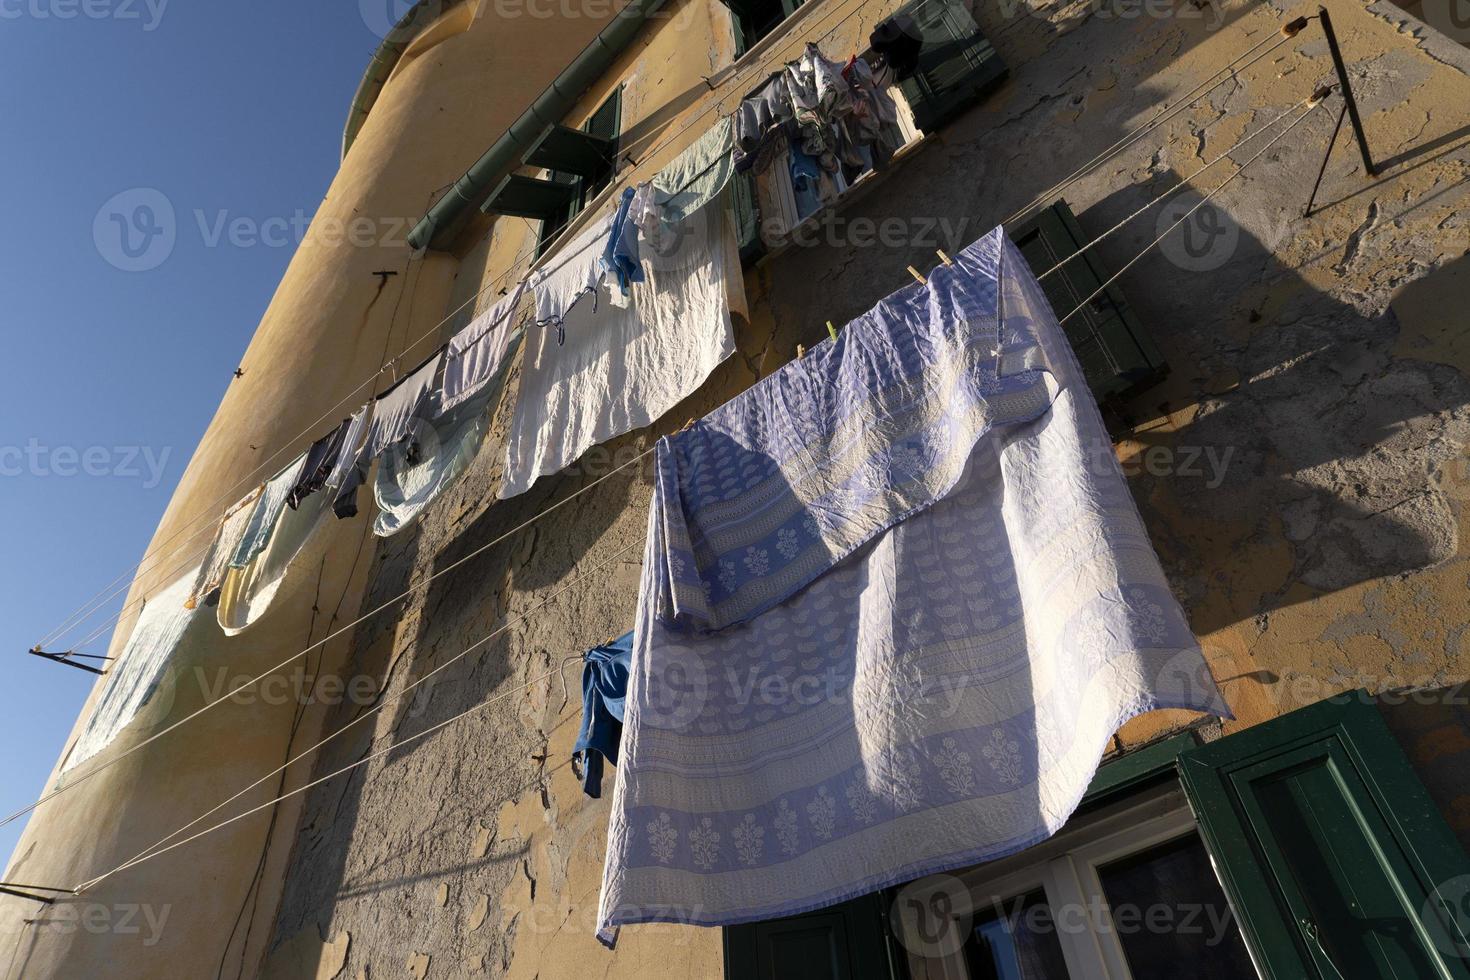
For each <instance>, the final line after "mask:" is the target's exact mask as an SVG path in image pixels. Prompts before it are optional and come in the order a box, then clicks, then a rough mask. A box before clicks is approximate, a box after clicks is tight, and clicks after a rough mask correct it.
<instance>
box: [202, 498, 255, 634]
mask: <svg viewBox="0 0 1470 980" xmlns="http://www.w3.org/2000/svg"><path fill="white" fill-rule="evenodd" d="M264 490H265V487H264V486H259V487H256V488H255V489H254V490H252V491H250V492H249V493H248V494H246V495H245V496H244V498H242V499H241V500H240V501H238V502H237V503H236V504H235V505H234V506H232V507H231V508H230V509H229V510H227V511H225V516H224V517H223V518H222V519H221V520H220V525H219V530H218V531H217V532H215V536H214V543H213V544H211V545H210V546H209V552H208V554H206V555H205V558H204V564H202V565H201V566H200V567H199V575H198V578H197V579H196V580H195V582H194V588H193V589H192V590H191V591H190V592H189V593H188V598H187V601H186V602H185V603H184V605H185V607H186V608H189V609H193V608H194V607H195V606H197V605H198V604H199V603H200V602H203V603H205V604H206V605H207V604H210V603H212V602H214V600H215V598H216V596H217V595H218V593H219V589H220V586H221V585H223V584H224V581H225V573H226V572H227V571H229V569H230V562H231V561H232V560H233V559H234V557H235V554H236V552H237V551H239V549H240V542H241V541H243V540H244V538H245V530H246V528H247V527H249V525H250V518H251V517H253V516H254V515H255V503H256V501H258V500H259V499H260V495H261V493H262V491H264Z"/></svg>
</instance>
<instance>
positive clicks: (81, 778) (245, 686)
mask: <svg viewBox="0 0 1470 980" xmlns="http://www.w3.org/2000/svg"><path fill="white" fill-rule="evenodd" d="M652 452H653V449H652V448H649V449H646V450H644V451H643V452H641V453H639V454H638V455H636V456H634V457H633V458H632V459H630V460H628V461H627V462H625V463H621V464H619V465H618V466H615V467H613V468H612V469H611V470H609V471H608V472H607V473H605V474H604V475H602V476H600V477H598V478H597V479H595V480H593V481H592V482H591V483H589V484H587V485H586V486H585V487H582V488H581V489H579V490H577V491H575V492H573V493H571V494H569V495H568V496H567V497H565V498H563V499H562V500H560V501H558V502H556V503H555V504H552V505H551V506H550V507H547V508H546V509H545V510H542V511H540V512H539V513H537V514H535V515H533V516H532V517H530V518H528V519H526V520H525V521H522V522H521V523H520V524H518V525H516V526H515V527H513V528H511V529H510V530H508V531H506V532H505V533H503V534H501V535H499V536H498V537H496V538H493V539H492V540H490V541H488V542H486V543H485V544H483V545H480V546H479V547H478V548H475V549H474V550H472V551H470V552H469V553H468V554H466V555H464V556H463V557H461V558H459V559H457V560H456V561H454V562H452V563H451V564H449V565H446V566H445V567H444V568H441V569H439V570H437V571H435V572H433V573H432V574H430V575H429V576H427V577H426V578H424V579H423V580H422V581H421V582H419V583H417V584H415V585H411V586H409V587H408V588H407V589H405V590H404V591H402V592H400V593H399V594H398V595H395V596H393V597H392V598H390V599H388V600H386V601H384V602H383V603H381V604H380V605H378V606H376V607H374V608H373V609H370V610H369V611H368V612H366V613H363V614H362V615H361V616H359V617H358V618H356V619H354V620H353V621H352V622H350V623H347V624H346V625H344V626H342V627H340V628H339V629H337V630H335V631H333V632H331V633H329V634H327V635H326V636H324V637H322V638H321V639H320V640H318V641H317V642H315V643H313V644H311V645H310V646H307V647H305V648H304V649H302V650H300V651H299V652H297V653H295V654H292V655H291V656H290V657H288V658H286V659H285V660H283V661H281V662H280V663H278V664H276V665H275V666H274V667H272V668H270V669H269V670H266V671H264V672H263V673H260V674H257V675H256V676H255V677H252V678H250V679H249V680H247V681H244V682H242V683H241V684H239V685H238V686H236V687H235V688H233V689H232V690H230V691H228V692H226V693H225V694H223V695H221V696H220V697H218V698H216V699H215V700H213V701H210V702H207V703H206V704H204V705H203V706H201V707H199V708H197V709H195V710H194V711H193V712H192V713H190V714H188V715H185V716H184V717H183V718H180V719H179V720H178V721H176V722H174V723H172V724H170V725H169V726H167V727H166V728H163V729H161V730H159V731H157V732H155V733H153V734H152V735H150V736H148V737H147V738H146V739H144V740H143V741H141V742H139V743H138V744H137V745H134V746H132V747H131V748H128V749H125V750H123V751H122V752H120V753H118V754H117V755H115V756H112V757H111V758H109V759H108V760H107V761H106V762H104V763H102V764H101V765H99V766H96V767H95V768H92V769H89V770H87V771H86V772H83V773H81V774H80V775H77V776H75V777H72V779H71V781H69V782H68V783H66V784H65V785H63V786H60V787H58V788H57V789H54V790H52V791H51V792H49V793H45V794H43V795H42V796H41V797H40V799H38V800H36V801H35V802H34V803H31V804H29V805H27V806H25V807H22V808H21V809H19V810H16V811H15V812H13V813H11V814H9V815H7V816H6V817H5V818H4V819H3V820H0V827H3V826H5V825H7V824H9V823H11V822H13V821H15V820H16V819H18V818H20V817H23V816H25V815H26V814H27V813H30V812H31V811H32V810H35V809H36V808H37V807H39V806H42V805H43V804H45V803H47V802H49V801H50V800H53V799H55V798H56V797H58V796H61V795H62V794H64V793H67V792H70V791H71V790H73V789H75V788H76V787H77V786H80V785H81V784H82V783H84V782H85V781H86V780H88V779H91V778H92V777H93V776H96V775H97V774H99V773H101V772H103V771H105V770H106V769H108V768H110V767H112V766H114V765H116V764H117V763H119V762H121V761H122V760H123V759H126V758H127V757H128V756H130V755H132V754H133V753H135V752H138V751H140V750H141V749H143V748H145V747H147V746H148V745H150V744H152V743H153V742H155V741H157V740H158V739H160V738H163V737H164V736H165V735H168V734H169V733H170V732H173V731H174V730H176V729H178V728H180V727H181V726H183V725H186V724H188V723H189V722H191V721H193V720H194V719H195V718H198V717H199V716H200V715H202V714H204V713H205V712H206V711H209V710H210V709H212V708H214V707H216V706H218V705H220V704H223V703H225V702H227V701H229V700H231V699H232V698H234V697H235V696H236V695H238V694H241V693H243V692H245V691H248V690H250V689H251V688H252V687H254V686H255V685H256V684H258V683H260V682H261V681H263V680H265V679H266V678H268V677H270V676H272V675H273V674H275V673H276V671H278V670H280V669H281V668H283V667H288V666H290V665H291V664H292V663H295V662H296V661H297V660H299V659H301V658H302V657H304V656H306V654H308V653H310V652H311V651H312V650H315V649H317V648H318V647H321V646H324V645H325V644H326V643H328V642H330V641H331V640H333V639H336V638H337V637H338V636H341V635H343V634H345V633H347V632H348V631H349V630H352V629H354V628H356V627H357V626H359V625H361V624H362V623H364V622H367V621H368V620H370V619H372V618H373V617H374V616H376V615H378V614H379V613H381V612H383V611H384V610H387V609H390V608H392V607H393V606H395V605H396V604H397V603H399V602H400V601H402V600H403V599H406V598H408V597H409V596H411V595H413V594H414V593H416V592H418V591H419V590H420V589H422V588H424V587H425V586H427V585H428V584H429V583H431V582H433V581H435V580H436V579H439V578H442V577H443V576H445V575H447V574H449V573H450V572H452V571H454V570H455V569H457V568H460V567H461V566H463V565H464V564H465V563H467V562H469V561H471V560H473V559H475V558H477V557H478V556H480V555H482V554H484V553H485V552H486V551H488V550H489V549H491V548H493V547H495V546H496V545H498V544H500V543H502V542H503V541H506V540H508V539H509V538H511V537H513V536H515V535H516V534H519V533H520V532H521V531H523V530H525V529H526V528H528V527H530V526H531V525H532V524H534V523H535V522H536V521H538V520H540V519H541V518H543V517H545V516H546V515H548V514H550V513H552V512H553V511H556V510H559V509H560V508H562V507H564V506H566V505H567V504H569V503H571V502H572V501H573V500H575V499H576V498H577V497H579V496H581V495H582V494H584V493H586V492H587V491H589V490H591V489H593V488H594V487H596V486H598V485H599V484H601V483H603V482H604V481H606V480H609V479H611V478H612V477H613V476H615V475H616V474H618V473H620V472H621V471H623V470H625V469H627V468H628V467H630V466H632V465H634V464H635V463H638V462H641V461H642V460H643V459H644V458H646V457H647V456H649V455H650V454H651V453H652Z"/></svg>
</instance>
